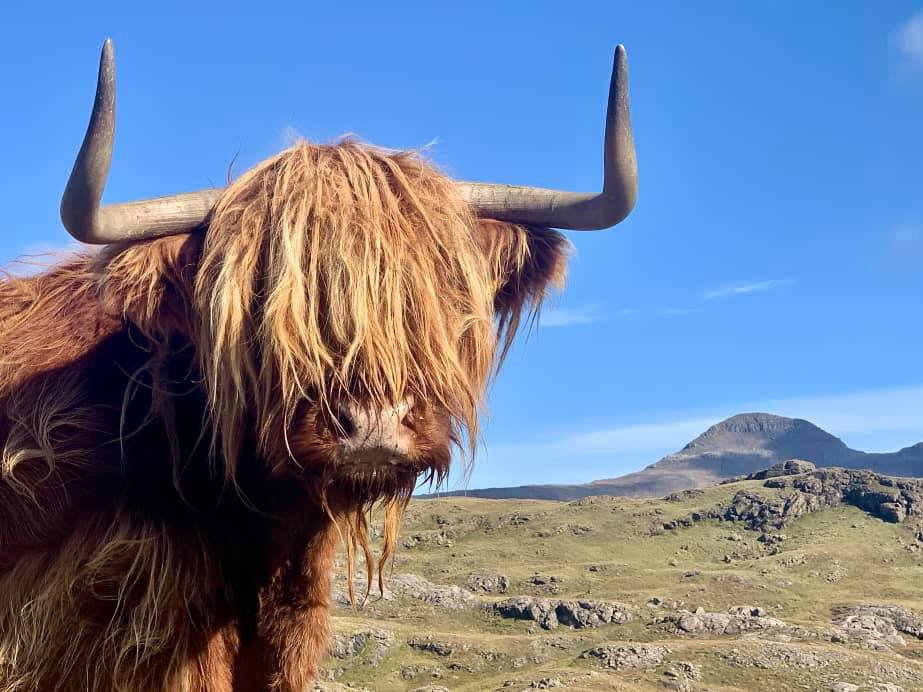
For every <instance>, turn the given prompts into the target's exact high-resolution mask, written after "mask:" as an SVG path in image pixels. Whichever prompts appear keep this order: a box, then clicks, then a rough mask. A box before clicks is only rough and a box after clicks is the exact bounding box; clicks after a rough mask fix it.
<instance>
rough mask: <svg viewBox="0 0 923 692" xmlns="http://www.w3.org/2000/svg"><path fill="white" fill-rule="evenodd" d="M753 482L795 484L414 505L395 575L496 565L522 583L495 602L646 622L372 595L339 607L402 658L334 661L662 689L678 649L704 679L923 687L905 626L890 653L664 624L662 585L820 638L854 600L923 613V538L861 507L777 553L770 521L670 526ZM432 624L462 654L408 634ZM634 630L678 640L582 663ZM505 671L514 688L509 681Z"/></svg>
mask: <svg viewBox="0 0 923 692" xmlns="http://www.w3.org/2000/svg"><path fill="white" fill-rule="evenodd" d="M741 489H746V490H748V491H750V492H754V493H759V494H762V495H764V496H770V495H772V494H775V493H784V492H788V491H784V490H775V489H767V488H764V487H762V483H761V482H759V481H750V482H743V483H736V484H732V485H724V486H717V487H714V488H709V489H707V490H705V491H703V492H701V493H696V494H693V495H692V496H689V497H682V498H680V500H679V501H676V502H670V501H666V500H645V499H628V498H607V497H600V498H588V499H586V500H582V501H577V502H573V503H557V502H544V501H528V500H511V501H500V500H479V499H470V498H449V499H445V500H428V501H415V502H413V503H412V504H411V506H410V509H409V510H408V513H407V517H406V520H405V522H404V526H403V531H402V539H408V538H410V537H413V536H416V537H417V538H418V542H417V543H416V545H414V547H411V548H401V549H400V550H399V551H398V554H397V556H396V557H395V559H394V563H393V566H392V568H391V569H392V570H393V573H394V574H399V573H413V574H418V575H421V576H424V577H426V578H427V579H429V580H430V581H432V582H434V583H437V584H457V585H459V586H464V585H465V582H466V580H467V578H468V575H469V574H470V573H471V572H474V571H478V570H483V569H491V570H498V571H500V572H502V573H503V574H506V575H507V576H508V577H509V578H510V588H509V591H508V593H507V594H506V595H505V596H504V595H494V596H488V597H487V598H496V599H497V600H499V599H501V598H505V597H508V596H512V595H531V596H549V597H553V598H577V597H580V598H590V599H595V600H606V601H618V602H621V603H624V604H627V605H629V606H630V607H631V608H632V609H633V610H634V612H635V614H636V617H634V619H633V620H632V622H631V623H629V624H627V625H605V626H602V627H600V628H596V629H584V630H572V629H569V628H566V627H559V628H557V629H555V630H552V631H545V630H541V629H540V628H537V627H536V626H535V625H534V624H531V623H528V622H522V621H510V620H503V619H501V618H499V617H496V616H494V615H491V614H489V613H487V612H482V611H478V610H474V611H449V610H443V609H438V608H435V607H433V606H431V605H428V604H423V603H420V602H416V601H412V600H409V599H395V600H393V601H381V600H379V601H374V600H373V601H372V602H370V603H369V604H367V605H366V607H365V608H364V609H362V610H358V611H349V610H343V609H340V610H337V611H336V616H335V619H334V625H335V629H336V631H338V632H355V631H358V630H362V629H365V628H368V627H379V628H382V629H386V630H388V631H390V632H391V633H392V634H393V637H394V639H393V642H394V643H393V645H392V647H391V649H390V651H389V653H388V655H387V656H386V657H385V659H384V660H383V662H382V663H381V664H380V665H379V666H376V667H372V666H369V665H367V663H366V657H365V656H363V655H360V656H358V657H356V658H355V659H347V660H345V661H343V660H336V659H332V658H328V660H327V666H328V668H330V669H331V670H334V671H335V674H336V679H337V681H338V682H339V683H343V684H347V683H348V684H352V685H353V686H359V687H366V688H368V689H373V690H382V691H388V690H412V689H415V688H417V687H424V688H425V686H426V685H428V684H434V685H441V686H444V687H446V688H448V689H451V690H453V691H454V690H490V689H514V690H520V689H526V688H527V687H528V685H529V683H530V682H531V681H536V680H539V679H541V678H543V677H556V678H559V679H561V680H562V681H564V682H565V683H566V684H567V685H568V686H567V689H570V690H579V689H593V690H596V689H599V690H607V689H626V690H631V689H657V688H658V685H659V684H660V683H662V682H664V681H666V680H667V679H668V678H666V677H665V676H664V669H665V667H666V666H667V665H668V664H669V662H670V661H679V660H682V661H689V662H692V663H693V664H695V665H696V666H697V667H698V668H699V669H700V671H701V678H700V680H699V681H697V682H694V683H693V685H695V686H697V687H696V689H698V688H699V687H707V688H708V689H711V690H732V689H754V688H755V687H757V686H758V687H759V688H760V689H764V690H771V689H797V688H798V687H799V686H803V687H804V689H824V688H825V687H826V686H827V685H828V684H829V683H830V682H833V681H846V682H852V683H856V684H861V683H862V682H864V681H873V680H875V679H878V680H879V681H881V682H894V683H896V684H899V685H901V686H903V687H904V689H906V690H910V689H923V642H921V641H918V640H915V639H913V638H912V637H910V636H909V635H904V638H905V639H906V640H907V641H908V646H906V647H903V648H901V647H898V649H900V650H899V651H896V653H879V652H873V651H867V650H864V649H862V648H860V647H858V646H855V645H847V644H835V643H831V642H829V641H825V640H824V639H823V637H822V636H821V637H820V638H818V637H816V636H815V637H813V638H809V639H808V640H805V641H793V642H788V643H785V642H780V643H779V644H776V645H770V644H767V642H766V641H763V640H761V639H755V638H735V637H712V638H703V637H689V636H680V635H676V634H674V633H671V632H669V631H668V630H667V629H666V628H665V627H662V626H657V625H655V624H652V619H653V618H654V617H656V616H657V615H665V614H667V613H670V612H672V611H670V610H664V609H662V608H660V609H652V608H649V607H648V606H647V605H646V603H647V601H648V599H650V598H651V597H652V596H657V597H660V598H662V599H664V600H667V601H678V602H681V603H682V604H683V607H685V608H688V609H690V610H694V609H695V608H696V607H699V606H702V607H704V608H705V609H706V610H709V611H722V612H724V611H726V610H727V609H728V608H729V607H731V606H736V605H755V606H760V607H762V608H764V609H766V610H767V611H768V612H769V613H770V614H771V615H772V616H774V617H777V618H779V619H781V620H784V621H785V622H786V623H788V624H790V625H798V626H801V627H804V628H806V629H807V630H809V631H811V632H814V633H821V634H822V633H823V632H824V631H827V632H829V628H830V627H831V620H832V618H833V616H834V613H835V612H837V609H838V608H842V607H843V606H848V605H851V604H858V603H863V602H874V603H884V604H894V605H901V606H904V607H908V608H911V609H913V610H916V611H918V612H923V545H920V544H919V543H917V542H916V541H915V539H914V537H913V535H912V532H911V530H910V529H909V528H908V527H906V526H903V525H895V524H888V523H885V522H883V521H881V520H879V519H875V518H873V517H871V516H869V515H868V514H865V513H864V512H862V511H860V510H858V509H856V508H853V507H842V508H837V509H832V510H829V509H828V510H824V511H821V512H817V513H814V514H808V515H806V516H804V517H802V518H801V519H799V520H797V521H796V522H794V523H792V524H791V525H789V526H787V527H786V528H785V529H784V530H783V532H784V533H785V535H786V539H785V540H784V541H783V542H782V543H780V544H778V547H777V548H776V550H778V552H776V553H775V554H772V553H773V550H772V548H771V547H770V546H768V545H765V544H763V543H760V542H758V541H757V538H758V536H759V534H758V532H754V531H747V530H745V529H744V528H743V526H742V525H740V524H737V523H732V522H720V521H716V520H709V521H701V522H698V523H696V524H695V525H694V526H693V527H691V528H680V529H676V530H670V531H664V530H663V529H662V524H663V523H664V522H665V521H670V520H672V519H676V518H680V517H684V516H687V515H689V514H690V513H691V512H694V511H701V510H705V509H708V508H711V507H715V506H716V505H719V504H722V503H724V504H726V503H727V502H728V501H729V500H730V499H731V498H732V497H733V495H734V494H735V493H736V492H737V491H739V490H741ZM857 527H858V528H857ZM914 545H918V546H919V549H913V548H912V547H911V546H914ZM726 556H728V557H727V558H726ZM534 574H541V575H545V576H550V575H554V576H556V577H558V579H559V583H558V584H557V593H552V592H551V591H550V589H549V588H548V587H547V586H545V587H542V586H535V585H533V584H531V583H529V581H528V580H529V578H530V577H532V576H533V575H534ZM686 575H688V576H686ZM427 635H431V636H432V637H433V638H434V639H436V640H439V641H444V642H448V643H450V644H451V645H452V646H453V649H454V651H453V653H452V655H451V656H447V657H443V656H437V655H434V654H431V653H425V652H421V651H419V650H417V649H413V648H411V647H410V646H408V645H407V641H408V640H409V639H411V638H413V637H425V636H427ZM628 641H634V642H651V643H657V644H661V645H665V646H667V647H669V648H670V649H671V653H670V654H669V655H668V656H667V659H666V661H665V663H664V664H663V665H660V666H658V667H656V668H655V669H652V670H634V671H604V670H601V669H599V668H598V667H597V666H596V665H595V664H594V663H593V662H591V661H589V660H586V659H581V658H579V656H580V654H581V653H582V652H584V651H586V650H587V649H589V648H591V647H593V646H596V645H599V644H602V643H609V642H628ZM772 646H782V647H789V648H790V649H793V650H796V651H797V652H801V653H799V655H803V656H807V657H808V658H807V659H806V660H814V659H812V658H811V656H812V655H814V654H816V655H817V656H818V657H819V660H827V659H830V660H831V661H833V660H835V663H830V664H829V665H827V664H825V665H816V666H806V665H791V664H779V663H778V662H773V660H770V661H769V663H768V664H766V665H764V667H756V666H755V665H751V664H748V661H750V660H751V659H753V660H761V659H760V658H759V657H760V656H765V655H766V652H767V651H768V652H772V651H774V649H772ZM767 647H769V648H767ZM735 650H736V652H737V653H734V651H735ZM785 655H787V654H785ZM780 656H783V654H780ZM783 658H784V656H783ZM764 663H765V662H764ZM414 667H415V668H418V669H419V671H418V672H417V673H416V675H415V676H414V677H413V678H412V679H406V678H405V677H403V676H402V671H405V670H406V669H409V668H414ZM433 671H436V674H437V675H438V676H439V677H437V678H434V677H433ZM914 678H915V679H914ZM507 681H512V684H510V685H508V686H506V687H503V685H504V684H505V683H507Z"/></svg>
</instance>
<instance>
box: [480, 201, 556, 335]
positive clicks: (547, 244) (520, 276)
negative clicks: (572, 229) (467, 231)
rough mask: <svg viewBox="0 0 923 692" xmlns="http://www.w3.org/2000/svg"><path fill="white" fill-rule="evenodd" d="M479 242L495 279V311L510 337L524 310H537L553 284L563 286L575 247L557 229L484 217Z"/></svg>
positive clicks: (503, 329)
mask: <svg viewBox="0 0 923 692" xmlns="http://www.w3.org/2000/svg"><path fill="white" fill-rule="evenodd" d="M478 223H479V225H480V229H479V242H480V243H481V246H482V248H483V249H484V252H485V253H486V255H487V259H488V262H489V263H490V266H491V271H492V273H493V281H494V286H495V290H494V310H495V312H496V314H497V319H498V322H499V325H500V328H501V332H503V331H505V332H507V335H508V336H509V337H512V333H513V332H515V331H516V328H517V327H518V326H519V321H520V318H521V316H522V314H523V313H524V312H526V313H528V312H530V311H534V310H538V308H539V307H540V306H541V302H542V300H543V299H544V298H545V296H546V295H547V293H548V291H549V288H550V287H555V288H557V289H562V288H564V280H565V278H566V276H567V260H568V258H569V256H570V253H571V250H572V249H573V246H572V245H571V244H570V242H568V240H567V239H566V238H565V237H564V236H563V235H562V234H561V233H559V232H558V231H554V230H551V229H549V228H540V227H537V226H521V225H518V224H512V223H505V222H502V221H493V220H487V219H482V220H480V221H479V222H478Z"/></svg>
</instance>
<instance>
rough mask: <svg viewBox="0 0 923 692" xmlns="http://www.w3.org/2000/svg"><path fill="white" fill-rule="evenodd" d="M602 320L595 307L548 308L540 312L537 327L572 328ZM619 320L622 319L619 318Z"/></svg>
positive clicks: (597, 307)
mask: <svg viewBox="0 0 923 692" xmlns="http://www.w3.org/2000/svg"><path fill="white" fill-rule="evenodd" d="M617 315H619V313H617ZM602 319H603V316H602V312H601V310H600V309H599V306H597V305H584V306H582V307H578V308H549V309H546V310H543V311H542V316H541V318H540V320H539V326H540V327H572V326H574V325H578V324H593V323H594V322H600V321H602ZM620 319H624V318H623V317H620Z"/></svg>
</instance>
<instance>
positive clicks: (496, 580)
mask: <svg viewBox="0 0 923 692" xmlns="http://www.w3.org/2000/svg"><path fill="white" fill-rule="evenodd" d="M466 586H467V587H468V589H469V590H471V591H474V592H475V593H506V592H507V590H508V589H509V588H510V578H509V577H508V576H506V575H505V574H501V573H500V572H496V571H491V570H484V571H481V572H472V573H471V574H469V575H468V581H467V583H466Z"/></svg>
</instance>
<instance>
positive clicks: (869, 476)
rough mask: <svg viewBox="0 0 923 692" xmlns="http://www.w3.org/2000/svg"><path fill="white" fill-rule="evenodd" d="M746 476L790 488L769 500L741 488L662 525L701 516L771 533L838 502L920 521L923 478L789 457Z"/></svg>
mask: <svg viewBox="0 0 923 692" xmlns="http://www.w3.org/2000/svg"><path fill="white" fill-rule="evenodd" d="M748 478H751V479H753V480H764V479H765V480H764V482H763V485H764V487H766V488H776V489H782V490H789V491H790V492H787V493H784V494H782V495H774V496H773V497H771V498H767V497H765V496H764V495H763V494H761V493H759V492H756V491H751V490H740V491H739V492H737V494H735V495H734V497H733V499H732V500H731V502H730V503H729V504H728V505H727V506H723V507H715V508H712V509H708V510H705V511H702V512H693V513H692V514H690V515H689V516H686V517H682V518H680V519H676V520H673V521H668V522H664V524H663V528H664V529H668V530H669V529H676V528H679V527H682V526H692V525H693V524H694V523H695V522H697V521H701V520H703V519H719V520H722V521H734V522H741V523H743V525H744V526H746V527H747V528H748V529H753V530H756V531H761V532H764V533H765V532H774V531H778V530H780V529H782V528H783V527H784V526H785V525H786V524H788V523H789V522H791V521H792V520H794V519H797V518H798V517H800V516H802V515H804V514H807V513H808V512H816V511H818V510H821V509H825V508H828V507H836V506H839V505H842V504H847V505H853V506H855V507H859V508H860V509H862V510H864V511H866V512H868V513H869V514H871V515H872V516H875V517H878V518H879V519H883V520H884V521H888V522H895V523H897V522H901V521H904V520H905V519H908V518H911V519H913V520H914V522H916V523H921V522H923V480H921V479H918V478H896V477H891V476H882V475H880V474H877V473H873V472H871V471H865V470H858V471H857V470H854V469H844V468H835V467H833V468H822V469H817V468H813V465H812V464H809V463H807V462H803V461H798V460H791V461H786V462H783V463H781V464H777V465H776V466H772V467H770V468H769V469H767V470H766V471H762V472H760V473H757V474H752V475H751V476H749V477H748Z"/></svg>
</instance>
